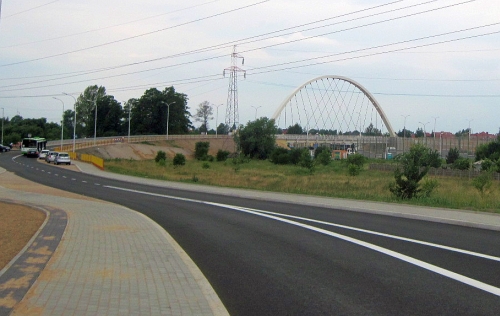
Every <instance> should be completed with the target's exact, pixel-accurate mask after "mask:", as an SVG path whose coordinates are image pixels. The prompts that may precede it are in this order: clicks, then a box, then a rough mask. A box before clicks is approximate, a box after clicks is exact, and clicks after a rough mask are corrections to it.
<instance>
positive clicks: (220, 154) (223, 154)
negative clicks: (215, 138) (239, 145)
mask: <svg viewBox="0 0 500 316" xmlns="http://www.w3.org/2000/svg"><path fill="white" fill-rule="evenodd" d="M228 156H229V151H227V150H222V149H219V151H217V155H216V159H217V161H226V160H227V157H228Z"/></svg>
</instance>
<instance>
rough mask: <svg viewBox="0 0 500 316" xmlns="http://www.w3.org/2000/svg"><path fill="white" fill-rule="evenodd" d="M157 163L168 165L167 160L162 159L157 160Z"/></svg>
mask: <svg viewBox="0 0 500 316" xmlns="http://www.w3.org/2000/svg"><path fill="white" fill-rule="evenodd" d="M157 164H158V166H160V167H165V166H166V165H167V160H165V159H161V160H160V161H158V162H157Z"/></svg>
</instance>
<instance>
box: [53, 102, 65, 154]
mask: <svg viewBox="0 0 500 316" xmlns="http://www.w3.org/2000/svg"><path fill="white" fill-rule="evenodd" d="M52 98H53V99H56V100H59V101H61V103H62V106H63V115H62V120H61V151H62V150H63V138H64V102H63V100H61V99H59V98H56V97H52Z"/></svg>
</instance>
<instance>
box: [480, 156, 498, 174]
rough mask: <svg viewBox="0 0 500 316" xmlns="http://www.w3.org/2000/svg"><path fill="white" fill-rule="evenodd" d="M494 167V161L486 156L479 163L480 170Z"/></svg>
mask: <svg viewBox="0 0 500 316" xmlns="http://www.w3.org/2000/svg"><path fill="white" fill-rule="evenodd" d="M494 167H495V163H494V162H493V161H491V160H490V159H488V158H486V159H484V160H483V162H482V163H481V171H488V170H490V169H491V170H493V169H494Z"/></svg>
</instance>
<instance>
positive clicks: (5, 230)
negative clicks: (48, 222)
mask: <svg viewBox="0 0 500 316" xmlns="http://www.w3.org/2000/svg"><path fill="white" fill-rule="evenodd" d="M45 216H46V215H45V213H44V212H42V211H40V210H37V209H34V208H31V207H28V206H24V205H19V204H10V203H4V202H0V249H2V251H0V270H1V269H3V268H4V267H5V266H6V265H7V263H9V262H10V261H11V260H12V258H14V257H15V256H16V255H17V254H18V253H19V251H21V249H23V248H24V246H26V244H27V243H28V241H29V240H30V239H31V237H33V235H34V234H35V233H36V232H37V231H38V229H39V228H40V226H41V225H42V223H43V221H44V220H45Z"/></svg>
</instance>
